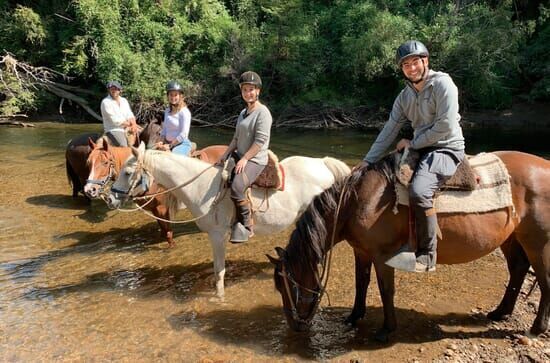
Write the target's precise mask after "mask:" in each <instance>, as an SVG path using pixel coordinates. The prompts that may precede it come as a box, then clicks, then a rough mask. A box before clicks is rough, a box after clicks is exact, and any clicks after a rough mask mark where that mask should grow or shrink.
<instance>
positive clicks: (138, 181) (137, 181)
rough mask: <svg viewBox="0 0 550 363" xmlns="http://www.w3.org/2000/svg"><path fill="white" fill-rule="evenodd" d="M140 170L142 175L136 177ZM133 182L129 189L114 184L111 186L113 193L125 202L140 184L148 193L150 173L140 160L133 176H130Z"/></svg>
mask: <svg viewBox="0 0 550 363" xmlns="http://www.w3.org/2000/svg"><path fill="white" fill-rule="evenodd" d="M138 171H139V172H140V174H141V175H140V177H139V178H136V177H135V176H136V174H137V173H138ZM130 179H131V180H132V179H133V180H132V182H131V183H130V186H129V187H128V189H127V190H122V189H118V188H115V187H114V186H113V187H112V188H111V194H114V196H115V198H116V199H119V200H121V199H122V202H125V201H126V200H128V198H129V197H130V193H132V191H133V190H134V189H135V188H136V187H137V186H138V185H140V186H141V187H142V188H143V191H144V193H146V192H147V191H148V190H149V175H148V174H147V172H146V170H145V169H144V168H143V166H142V165H141V163H140V162H138V163H137V165H136V169H135V170H134V172H133V173H132V176H131V177H130Z"/></svg>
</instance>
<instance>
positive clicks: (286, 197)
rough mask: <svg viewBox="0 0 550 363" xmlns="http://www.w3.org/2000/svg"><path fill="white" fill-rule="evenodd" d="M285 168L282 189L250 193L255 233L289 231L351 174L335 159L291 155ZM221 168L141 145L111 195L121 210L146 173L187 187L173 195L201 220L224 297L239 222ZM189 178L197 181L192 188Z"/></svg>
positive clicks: (219, 292) (110, 201)
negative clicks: (229, 246) (230, 243)
mask: <svg viewBox="0 0 550 363" xmlns="http://www.w3.org/2000/svg"><path fill="white" fill-rule="evenodd" d="M280 164H281V165H282V166H283V168H284V171H285V176H286V180H285V188H284V190H283V191H279V190H271V189H270V190H267V191H266V190H265V189H262V188H252V189H251V200H252V205H253V206H254V208H255V209H256V208H258V207H259V206H261V207H260V208H259V210H258V211H256V212H255V213H254V233H255V234H256V235H268V234H272V233H276V232H279V231H282V230H284V229H285V228H287V227H288V226H290V225H291V224H293V223H294V222H295V221H296V219H297V218H298V217H299V216H300V215H301V214H302V212H303V211H304V210H305V209H306V208H307V206H308V205H309V203H310V202H311V200H312V199H313V198H314V197H315V196H316V195H317V194H320V193H321V192H323V191H324V190H325V189H327V188H329V187H330V186H331V185H332V184H333V183H334V182H335V181H337V180H340V179H343V178H344V177H346V176H347V175H348V174H349V173H350V168H349V167H348V166H347V165H346V164H344V163H343V162H342V161H340V160H337V159H334V158H331V157H325V158H322V159H321V158H309V157H303V156H291V157H288V158H286V159H284V160H282V161H281V162H280ZM209 167H210V168H209ZM221 169H222V168H221V167H212V165H211V164H208V163H205V162H203V161H200V160H198V159H194V158H188V157H184V156H179V155H176V154H173V153H168V152H163V151H155V150H145V147H144V145H143V144H142V145H141V146H140V147H139V149H137V148H133V156H131V157H130V158H129V159H128V160H126V163H125V164H124V166H123V168H122V172H121V173H120V174H119V177H118V179H117V180H116V181H115V183H114V185H113V187H112V189H111V193H110V195H109V197H108V204H109V206H110V207H111V208H118V207H120V205H121V203H122V202H124V201H125V200H126V199H127V198H128V197H131V196H132V194H133V189H134V188H136V186H139V185H141V184H143V182H142V178H143V176H144V175H147V174H149V175H150V176H152V177H153V178H154V179H155V180H156V181H157V182H158V183H159V184H160V185H162V186H163V187H165V188H166V189H171V188H174V187H177V186H180V185H182V184H186V185H185V186H183V187H180V188H177V189H174V190H173V191H171V192H170V194H171V195H172V197H175V198H176V199H177V202H178V203H184V204H185V205H186V206H187V209H188V210H189V211H190V212H191V214H192V215H193V217H195V218H197V217H200V218H198V219H197V220H196V223H197V226H198V227H199V228H200V229H201V230H202V231H204V232H207V233H208V237H209V239H210V243H211V244H212V250H213V253H214V273H215V279H216V294H217V296H218V297H220V298H221V297H223V295H224V275H225V243H226V241H227V240H228V239H229V233H230V231H231V226H232V224H233V221H234V220H235V207H234V205H233V202H232V201H231V200H230V197H229V194H230V193H229V192H227V193H224V192H223V190H221V188H223V186H222V185H223V184H224V183H223V180H222V177H223V175H222V174H223V173H222V170H221ZM199 174H200V176H198V177H196V176H197V175H199ZM195 177H196V179H194V178H195ZM190 180H192V182H190V183H188V184H187V183H186V182H187V181H190ZM220 193H221V194H220ZM219 196H220V197H221V196H223V198H221V199H220V197H219ZM266 196H267V200H266ZM169 204H172V205H177V203H169Z"/></svg>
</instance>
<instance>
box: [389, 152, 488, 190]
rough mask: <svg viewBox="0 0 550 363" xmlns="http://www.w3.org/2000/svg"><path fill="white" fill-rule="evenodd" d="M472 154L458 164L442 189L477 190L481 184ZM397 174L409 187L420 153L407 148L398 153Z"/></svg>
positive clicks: (402, 182) (401, 181) (398, 178)
mask: <svg viewBox="0 0 550 363" xmlns="http://www.w3.org/2000/svg"><path fill="white" fill-rule="evenodd" d="M470 157H471V156H470V155H467V156H466V157H465V158H464V160H463V161H462V162H461V163H460V164H458V167H457V169H456V172H455V173H454V175H453V176H452V177H451V178H450V179H449V180H447V182H446V183H445V184H444V185H443V186H442V187H441V188H440V189H441V190H466V191H471V190H475V189H476V188H477V187H478V185H479V180H480V178H479V176H478V175H476V173H475V172H474V170H473V169H472V167H471V165H470V163H469V162H468V159H469V158H470ZM396 158H397V159H398V160H397V162H396V168H397V170H396V172H395V174H396V176H397V180H398V181H399V182H400V183H401V184H403V185H404V186H406V187H408V186H409V183H410V181H411V179H412V177H413V175H414V171H415V170H416V166H417V165H418V160H420V153H419V152H418V151H416V150H412V149H405V151H404V152H403V155H402V156H399V154H397V153H396Z"/></svg>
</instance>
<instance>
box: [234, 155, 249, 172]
mask: <svg viewBox="0 0 550 363" xmlns="http://www.w3.org/2000/svg"><path fill="white" fill-rule="evenodd" d="M247 163H248V160H246V159H245V158H241V160H239V162H238V163H237V165H235V173H236V174H239V173H241V172H242V171H243V170H244V167H245V166H246V164H247Z"/></svg>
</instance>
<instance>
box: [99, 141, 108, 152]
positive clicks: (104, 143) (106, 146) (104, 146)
mask: <svg viewBox="0 0 550 363" xmlns="http://www.w3.org/2000/svg"><path fill="white" fill-rule="evenodd" d="M101 145H102V146H103V150H105V151H108V150H109V143H108V142H107V140H105V139H104V138H101Z"/></svg>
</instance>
